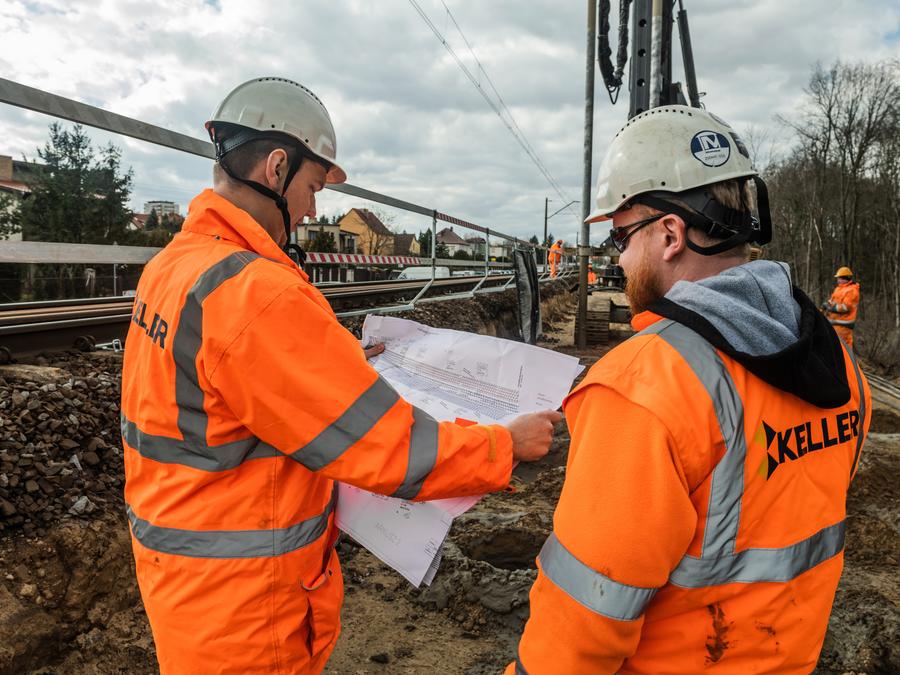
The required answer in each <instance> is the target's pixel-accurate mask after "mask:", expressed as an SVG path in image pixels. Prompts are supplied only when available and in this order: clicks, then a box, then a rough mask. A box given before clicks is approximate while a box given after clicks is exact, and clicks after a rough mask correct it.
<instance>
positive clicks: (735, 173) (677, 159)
mask: <svg viewBox="0 0 900 675" xmlns="http://www.w3.org/2000/svg"><path fill="white" fill-rule="evenodd" d="M756 175H757V171H756V169H754V168H753V163H752V162H751V161H750V153H749V152H747V148H746V146H745V145H744V143H743V142H742V141H741V139H740V138H739V137H738V135H737V134H736V133H735V132H734V130H733V129H732V128H731V127H730V126H728V124H726V123H725V122H724V121H722V120H721V119H719V118H718V117H716V116H715V115H713V114H712V113H710V112H707V111H706V110H703V109H701V108H691V107H689V106H684V105H669V106H664V107H660V108H651V109H650V110H648V111H646V112H644V113H641V114H640V115H637V116H635V117H633V118H631V119H630V120H628V122H627V124H625V126H623V127H622V128H621V129H620V130H619V133H617V134H616V137H615V138H614V139H613V141H612V143H610V145H609V149H608V150H607V152H606V156H605V157H604V158H603V163H602V164H601V165H600V172H599V175H598V177H597V209H596V210H595V211H594V212H593V213H591V215H589V216H588V218H587V221H586V222H588V223H593V222H597V221H600V220H606V219H608V218H610V217H612V214H613V213H615V212H616V211H617V210H619V209H620V208H622V207H623V206H624V205H625V204H627V203H628V202H629V200H631V199H632V198H633V197H635V196H636V195H640V194H643V193H646V192H660V191H663V192H673V193H677V192H684V191H687V190H691V189H693V188H698V187H701V186H704V185H710V184H711V183H718V182H720V181H725V180H731V179H734V178H749V177H751V176H756Z"/></svg>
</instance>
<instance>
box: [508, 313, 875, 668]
mask: <svg viewBox="0 0 900 675" xmlns="http://www.w3.org/2000/svg"><path fill="white" fill-rule="evenodd" d="M633 323H634V325H635V328H636V329H642V328H643V329H644V330H643V332H642V333H639V334H638V335H636V336H635V337H633V338H631V339H630V340H628V341H627V342H625V343H623V344H622V345H620V346H618V347H616V349H615V350H613V351H612V352H610V354H608V355H607V356H606V357H604V358H603V359H602V360H601V361H599V362H598V363H597V364H596V365H594V366H593V367H592V369H591V370H590V372H589V373H588V375H587V376H586V377H585V379H584V381H583V382H582V383H581V384H580V385H579V386H578V387H576V389H575V390H573V392H572V393H571V394H570V395H569V397H568V398H567V400H566V402H565V404H564V407H565V412H566V420H567V423H568V425H569V429H570V431H571V434H572V441H571V446H570V450H569V457H568V466H567V471H566V481H565V484H564V486H563V489H562V495H561V497H560V501H559V505H558V507H557V510H556V513H555V515H554V526H553V532H552V534H551V535H550V537H549V538H548V540H547V542H546V543H545V545H544V547H543V549H542V550H541V553H540V557H539V558H538V567H539V572H538V578H537V581H536V582H535V585H534V587H533V589H532V591H531V617H530V619H529V621H528V623H527V625H526V627H525V631H524V634H523V636H522V640H521V642H520V644H519V651H518V659H517V661H516V662H515V663H513V664H510V666H509V668H508V669H507V673H508V674H510V675H511V674H512V673H516V674H517V675H519V674H525V673H528V674H530V675H546V674H560V675H562V674H569V673H598V674H599V673H615V672H618V673H653V674H659V673H700V672H716V673H735V674H737V673H740V674H744V673H752V672H779V673H808V672H810V671H812V670H813V669H814V667H815V664H816V661H817V659H818V655H819V651H820V649H821V647H822V642H823V640H824V636H825V631H826V628H827V624H828V616H829V614H830V610H831V603H832V601H833V598H834V594H835V590H836V588H837V584H838V579H839V577H840V574H841V568H842V565H843V547H844V532H845V528H846V523H845V517H846V509H845V501H846V494H847V489H848V487H849V485H850V481H851V478H852V476H853V474H854V473H855V470H856V466H857V462H858V460H859V453H860V448H861V446H862V442H863V438H864V436H865V433H866V430H867V428H868V424H869V416H868V414H867V411H868V410H869V409H870V403H871V399H870V395H869V391H868V385H867V383H866V381H865V378H864V377H863V375H862V373H861V372H860V370H859V367H858V365H857V364H856V362H855V360H854V359H853V356H852V354H851V353H850V352H848V351H846V350H845V349H843V348H841V351H840V352H839V354H836V355H838V356H840V355H843V359H844V363H843V366H844V368H845V371H846V375H847V381H848V383H849V388H850V391H851V397H850V400H849V402H847V403H846V404H845V405H842V406H839V407H837V408H832V409H825V408H818V407H816V406H814V405H812V404H809V403H807V402H805V401H803V400H802V399H800V398H798V397H797V396H794V395H792V394H789V393H786V392H783V391H781V390H779V389H776V388H775V387H773V386H771V385H769V384H767V383H766V382H764V381H763V380H761V379H759V378H758V377H757V376H756V375H754V374H752V373H751V372H750V371H748V370H747V369H746V368H745V367H743V366H742V365H740V364H739V363H738V362H737V361H735V360H734V359H732V358H730V357H729V356H728V355H726V354H724V353H723V352H721V351H720V350H717V349H715V348H713V346H712V345H711V344H710V343H709V342H707V341H706V340H705V339H704V338H702V337H701V336H699V335H698V334H697V333H695V332H694V331H693V330H691V329H689V328H687V327H686V326H684V325H682V324H679V323H676V322H673V321H671V320H669V319H661V318H660V317H659V316H657V315H655V314H651V313H650V312H646V313H643V314H640V315H638V316H637V317H635V319H634V321H633ZM561 635H563V636H565V638H564V640H562V641H561V640H560V636H561Z"/></svg>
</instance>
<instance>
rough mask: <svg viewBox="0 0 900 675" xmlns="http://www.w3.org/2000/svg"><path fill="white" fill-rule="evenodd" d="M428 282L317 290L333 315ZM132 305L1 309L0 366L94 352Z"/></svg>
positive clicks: (497, 280) (503, 279)
mask: <svg viewBox="0 0 900 675" xmlns="http://www.w3.org/2000/svg"><path fill="white" fill-rule="evenodd" d="M483 278H484V277H483V275H476V276H466V277H450V278H446V279H435V280H434V283H433V284H432V285H431V287H430V288H429V290H428V297H429V298H432V297H437V296H440V295H447V294H455V293H461V292H464V291H467V290H471V289H472V288H474V287H475V285H476V284H477V283H478V282H479V281H481V280H482V279H483ZM511 278H512V275H511V274H497V275H490V276H488V278H487V279H485V280H484V283H483V284H482V285H481V288H482V289H485V288H499V287H502V286H504V285H505V284H506V283H507V282H509V281H510V279H511ZM427 282H428V280H427V279H404V280H389V281H367V282H361V283H354V284H334V285H331V284H323V285H321V286H319V290H320V291H321V292H322V294H323V295H324V296H325V297H326V299H328V301H329V302H330V303H331V306H332V307H333V308H334V309H335V311H341V310H353V309H361V308H365V307H375V306H378V305H382V304H385V303H388V302H391V301H404V300H409V299H411V298H412V297H414V296H415V295H417V294H418V293H419V291H421V290H422V289H423V288H424V287H425V285H426V284H427ZM132 305H133V298H130V297H121V296H120V297H111V298H94V299H91V300H84V299H82V300H57V301H46V302H20V303H13V304H6V305H2V306H0V364H2V363H8V362H9V361H11V360H12V359H14V358H16V357H17V356H26V355H29V354H35V353H38V352H42V351H52V350H56V349H70V348H72V347H75V348H79V349H93V348H94V346H95V345H97V344H102V343H106V342H111V341H112V340H115V339H123V338H124V337H125V333H126V331H127V329H128V322H129V321H130V320H131V312H132Z"/></svg>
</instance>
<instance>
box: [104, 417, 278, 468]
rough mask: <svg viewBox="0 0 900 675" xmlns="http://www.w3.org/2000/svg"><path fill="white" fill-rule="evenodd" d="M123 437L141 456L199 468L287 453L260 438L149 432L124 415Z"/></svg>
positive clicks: (231, 465)
mask: <svg viewBox="0 0 900 675" xmlns="http://www.w3.org/2000/svg"><path fill="white" fill-rule="evenodd" d="M121 427H122V438H124V439H125V442H126V443H128V445H129V446H130V447H131V448H133V449H134V450H135V451H137V452H138V453H139V454H140V455H141V456H142V457H146V458H147V459H152V460H154V461H156V462H162V463H164V464H182V465H184V466H188V467H190V468H192V469H199V470H200V471H227V470H228V469H234V468H236V467H237V466H239V465H240V464H241V463H243V462H245V461H247V460H250V459H262V458H266V457H286V455H284V454H283V453H281V452H279V451H278V450H277V449H276V448H273V447H272V446H271V445H269V444H268V443H263V442H262V441H260V440H259V439H258V438H247V439H244V440H240V441H232V442H230V443H223V444H222V445H206V444H203V445H201V444H198V443H192V442H190V441H187V440H181V439H178V438H170V437H168V436H155V435H153V434H148V433H146V432H144V431H141V429H140V428H139V427H138V426H137V424H135V423H134V422H132V421H131V420H129V419H127V418H126V417H125V415H122V416H121Z"/></svg>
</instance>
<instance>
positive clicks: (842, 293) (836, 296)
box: [825, 281, 859, 330]
mask: <svg viewBox="0 0 900 675" xmlns="http://www.w3.org/2000/svg"><path fill="white" fill-rule="evenodd" d="M828 301H829V302H830V303H831V304H833V305H843V306H844V307H845V308H846V310H847V311H845V312H826V313H825V316H827V317H828V322H829V323H830V324H831V325H832V326H845V327H847V328H850V329H851V330H852V329H853V327H854V326H855V325H856V313H857V310H858V309H859V284H858V283H856V282H855V281H851V282H850V283H848V284H843V285H838V286H836V287H835V289H834V292H832V294H831V297H830V298H829V300H828Z"/></svg>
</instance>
